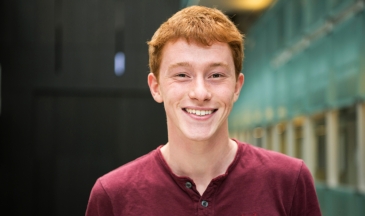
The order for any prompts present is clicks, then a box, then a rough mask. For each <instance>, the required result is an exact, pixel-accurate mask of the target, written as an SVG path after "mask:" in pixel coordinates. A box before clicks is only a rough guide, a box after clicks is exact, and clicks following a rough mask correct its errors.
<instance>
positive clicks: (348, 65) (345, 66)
mask: <svg viewBox="0 0 365 216" xmlns="http://www.w3.org/2000/svg"><path fill="white" fill-rule="evenodd" d="M361 18H362V17H361V16H356V17H354V18H351V19H350V20H348V21H346V22H345V23H343V24H341V25H340V26H338V27H337V28H336V29H335V30H334V32H333V34H332V47H333V51H332V54H333V58H332V64H333V66H334V69H333V78H334V80H333V82H334V83H333V85H334V90H335V93H334V95H335V101H334V105H335V106H336V107H341V106H347V105H350V104H352V103H354V102H355V101H356V99H357V96H358V95H357V90H358V88H357V84H358V82H357V80H358V79H359V74H360V49H359V48H360V44H361V38H362V40H364V39H363V37H364V36H363V35H361V33H362V32H361V28H362V26H361Z"/></svg>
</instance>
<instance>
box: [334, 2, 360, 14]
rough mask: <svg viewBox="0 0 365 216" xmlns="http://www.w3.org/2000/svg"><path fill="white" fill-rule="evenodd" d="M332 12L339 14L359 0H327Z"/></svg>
mask: <svg viewBox="0 0 365 216" xmlns="http://www.w3.org/2000/svg"><path fill="white" fill-rule="evenodd" d="M327 1H328V6H329V9H330V13H331V14H338V13H339V12H341V11H343V10H344V9H346V8H348V7H349V6H351V5H352V4H354V3H355V2H356V1H357V0H327Z"/></svg>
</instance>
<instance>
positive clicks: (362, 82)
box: [357, 11, 365, 215]
mask: <svg viewBox="0 0 365 216" xmlns="http://www.w3.org/2000/svg"><path fill="white" fill-rule="evenodd" d="M359 16H360V26H361V35H365V11H363V12H362V13H361V14H360V15H359ZM359 45H360V57H359V58H360V69H359V70H360V74H359V80H358V84H357V85H358V94H359V97H360V98H361V99H362V100H365V40H361V42H360V44H359ZM364 215H365V214H364Z"/></svg>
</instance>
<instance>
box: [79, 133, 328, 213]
mask: <svg viewBox="0 0 365 216" xmlns="http://www.w3.org/2000/svg"><path fill="white" fill-rule="evenodd" d="M235 141H236V140H235ZM236 142H237V143H238V150H237V154H236V156H235V158H234V160H233V162H232V163H231V165H230V166H229V167H228V169H227V171H226V173H225V174H223V175H220V176H217V177H216V178H214V179H213V180H212V181H211V182H210V184H209V186H208V187H207V189H206V191H205V192H204V194H203V195H202V196H201V195H200V194H199V193H198V191H197V190H196V187H195V184H194V182H193V180H192V179H190V178H188V177H178V176H176V175H175V174H174V173H172V171H171V169H170V168H169V166H168V165H167V163H166V162H165V160H164V159H163V156H162V154H161V151H160V147H159V148H157V149H156V150H154V151H152V152H150V153H149V154H147V155H144V156H142V157H140V158H138V159H136V160H134V161H132V162H130V163H127V164H125V165H123V166H121V167H119V168H117V169H116V170H114V171H112V172H110V173H108V174H106V175H104V176H102V177H101V178H99V179H98V180H97V181H96V183H95V185H94V187H93V189H92V191H91V194H90V198H89V203H88V206H87V210H86V215H87V216H94V215H95V216H96V215H98V216H109V215H115V216H117V215H128V216H129V215H138V216H141V215H159V216H160V215H174V216H177V215H182V216H190V215H218V216H225V215H229V216H235V215H237V216H260V215H265V216H267V215H280V216H283V215H310V216H317V215H321V212H320V209H319V204H318V199H317V196H316V192H315V188H314V184H313V179H312V176H311V174H310V172H309V170H308V168H307V167H306V166H305V164H304V163H303V161H302V160H299V159H294V158H291V157H288V156H286V155H283V154H280V153H277V152H273V151H268V150H265V149H261V148H257V147H254V146H252V145H249V144H246V143H241V142H239V141H236Z"/></svg>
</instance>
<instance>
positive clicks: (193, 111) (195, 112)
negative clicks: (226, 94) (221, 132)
mask: <svg viewBox="0 0 365 216" xmlns="http://www.w3.org/2000/svg"><path fill="white" fill-rule="evenodd" d="M183 110H184V111H185V112H187V113H189V114H193V115H197V116H205V115H210V114H212V113H214V112H216V111H217V110H218V109H210V110H199V109H188V108H183Z"/></svg>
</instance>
